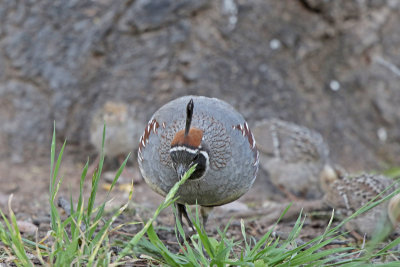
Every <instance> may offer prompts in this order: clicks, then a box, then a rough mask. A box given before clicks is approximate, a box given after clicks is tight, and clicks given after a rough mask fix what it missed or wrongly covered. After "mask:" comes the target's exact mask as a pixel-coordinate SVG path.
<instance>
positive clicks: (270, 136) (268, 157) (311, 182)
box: [253, 119, 330, 200]
mask: <svg viewBox="0 0 400 267" xmlns="http://www.w3.org/2000/svg"><path fill="white" fill-rule="evenodd" d="M253 132H254V136H255V138H256V140H257V147H258V149H259V150H260V165H261V167H262V168H264V169H265V170H266V171H267V172H268V173H269V176H270V179H271V182H272V183H273V184H274V185H275V186H277V187H278V188H279V189H281V191H282V192H284V193H285V194H286V195H287V196H288V197H289V198H292V200H293V199H294V198H296V197H301V198H307V199H317V198H320V197H321V196H322V194H323V192H322V190H321V188H320V185H319V177H320V175H321V173H322V172H323V171H325V170H328V169H330V168H329V166H327V167H328V168H324V166H326V165H327V164H329V149H328V146H327V145H326V143H325V142H324V140H323V138H322V136H321V135H320V134H319V133H317V132H315V131H313V130H310V129H308V128H306V127H303V126H300V125H296V124H294V123H291V122H286V121H283V120H279V119H268V120H263V121H260V122H258V123H257V124H256V126H255V128H254V131H253Z"/></svg>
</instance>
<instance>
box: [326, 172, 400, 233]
mask: <svg viewBox="0 0 400 267" xmlns="http://www.w3.org/2000/svg"><path fill="white" fill-rule="evenodd" d="M392 183H393V180H392V179H389V178H387V177H385V176H383V175H375V174H361V175H357V176H354V177H351V176H349V175H344V176H340V177H339V178H338V179H337V180H335V181H334V180H323V181H321V184H322V185H323V186H322V188H323V189H324V191H325V196H324V201H325V203H326V204H328V205H329V206H330V207H332V208H334V209H335V213H336V214H339V215H344V216H349V215H351V214H353V213H354V212H355V211H357V210H358V209H360V208H361V207H362V206H364V205H365V204H367V203H368V202H369V201H370V200H372V199H373V198H375V197H376V196H378V195H379V194H380V193H382V192H383V191H384V190H385V189H386V188H388V187H389V186H390V185H391V184H392ZM396 186H397V185H395V186H392V187H391V188H390V189H389V190H387V191H385V193H383V194H382V195H381V197H385V196H387V195H388V194H390V193H392V192H394V190H395V189H396ZM399 215H400V195H395V196H394V197H392V198H391V199H390V200H389V201H388V202H384V203H381V204H380V205H378V206H376V207H374V208H372V209H370V210H369V211H367V212H365V213H362V214H360V215H359V216H357V217H355V218H354V219H352V220H350V221H349V222H348V223H347V224H346V225H345V227H346V229H347V230H348V231H355V232H356V233H358V234H361V235H366V236H367V238H371V237H372V235H373V234H374V232H376V231H378V230H380V229H381V230H382V228H381V227H385V229H383V230H385V232H386V233H387V234H389V233H390V232H391V231H392V230H394V228H395V227H396V226H397V224H398V223H399V222H400V216H399ZM353 233H354V232H353Z"/></svg>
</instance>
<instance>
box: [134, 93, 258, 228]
mask: <svg viewBox="0 0 400 267" xmlns="http://www.w3.org/2000/svg"><path fill="white" fill-rule="evenodd" d="M138 162H139V167H140V170H141V173H142V176H143V178H144V180H145V181H146V183H147V184H148V185H149V186H150V187H151V188H152V189H153V190H154V191H155V192H157V193H159V194H161V195H163V196H165V195H166V194H167V193H168V192H169V190H170V189H171V188H172V186H173V185H174V184H175V183H176V182H178V180H179V179H180V178H181V177H182V175H184V173H185V172H186V171H187V170H188V169H189V168H190V167H191V166H193V165H194V164H197V165H196V169H195V171H194V173H193V174H192V175H191V177H190V178H189V179H188V180H187V181H186V182H185V183H184V184H183V185H182V186H181V187H180V188H179V190H178V192H177V195H178V196H179V198H178V200H177V204H176V206H177V211H178V219H179V220H180V221H182V216H184V217H185V219H186V220H187V221H188V224H189V225H191V222H190V220H189V218H188V216H187V212H186V209H185V204H189V205H193V204H196V203H197V204H198V205H200V213H201V215H202V218H203V226H204V227H205V224H206V222H207V218H208V214H209V212H210V210H211V209H212V207H215V206H219V205H223V204H227V203H229V202H232V201H234V200H236V199H238V198H239V197H241V196H242V195H243V194H245V193H246V192H247V191H248V190H249V188H250V187H251V185H252V184H253V182H254V180H255V179H256V174H257V170H258V151H257V148H256V142H255V139H254V137H253V134H252V133H251V131H250V128H249V126H248V125H247V123H246V121H245V119H244V118H243V117H242V115H241V114H239V113H238V112H237V111H236V110H235V109H234V108H233V107H232V106H230V105H229V104H227V103H226V102H224V101H221V100H218V99H216V98H208V97H203V96H184V97H181V98H178V99H175V100H173V101H171V102H169V103H167V104H166V105H164V106H162V107H161V108H160V109H159V110H158V111H156V112H155V113H154V115H153V116H152V118H151V119H150V121H149V123H148V125H147V127H146V129H145V131H144V133H143V135H142V137H141V138H140V144H139V149H138Z"/></svg>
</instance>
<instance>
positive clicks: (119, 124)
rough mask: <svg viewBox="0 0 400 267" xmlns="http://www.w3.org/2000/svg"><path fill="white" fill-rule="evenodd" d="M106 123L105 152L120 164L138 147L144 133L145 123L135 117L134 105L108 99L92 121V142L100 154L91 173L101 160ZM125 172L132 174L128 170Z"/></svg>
mask: <svg viewBox="0 0 400 267" xmlns="http://www.w3.org/2000/svg"><path fill="white" fill-rule="evenodd" d="M104 123H105V124H106V136H105V140H104V154H105V156H106V157H108V158H117V159H118V161H119V164H122V162H123V160H124V159H125V157H126V156H127V155H128V154H129V153H130V152H132V151H133V150H136V149H138V143H137V140H139V138H140V135H141V134H142V129H143V125H144V124H143V123H142V122H141V121H140V120H139V119H137V118H136V117H135V112H134V109H133V106H130V107H128V105H127V104H126V103H123V102H115V101H107V102H106V103H105V104H104V105H103V106H101V107H100V108H99V109H98V110H96V112H95V113H94V115H93V118H92V121H91V127H90V142H91V143H92V145H93V146H94V147H95V148H96V150H97V153H98V156H97V158H96V160H95V161H94V162H93V163H92V164H91V166H90V168H89V171H88V173H89V174H92V173H93V172H94V170H95V168H96V167H97V164H98V162H99V158H100V157H99V155H100V152H101V148H102V139H103V127H104ZM125 169H126V168H125ZM125 174H128V175H129V176H131V175H130V174H129V173H127V172H125Z"/></svg>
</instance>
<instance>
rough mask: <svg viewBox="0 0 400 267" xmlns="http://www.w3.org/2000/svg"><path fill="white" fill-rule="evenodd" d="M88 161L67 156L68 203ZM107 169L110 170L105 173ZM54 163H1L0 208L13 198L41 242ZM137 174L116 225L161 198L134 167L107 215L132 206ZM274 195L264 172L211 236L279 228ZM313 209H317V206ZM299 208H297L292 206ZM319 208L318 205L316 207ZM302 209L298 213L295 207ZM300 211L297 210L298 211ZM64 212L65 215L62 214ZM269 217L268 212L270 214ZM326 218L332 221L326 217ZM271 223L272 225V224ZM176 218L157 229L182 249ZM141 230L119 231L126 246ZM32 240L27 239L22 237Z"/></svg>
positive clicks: (310, 224) (290, 221)
mask: <svg viewBox="0 0 400 267" xmlns="http://www.w3.org/2000/svg"><path fill="white" fill-rule="evenodd" d="M83 162H84V160H81V156H80V155H78V154H75V153H74V152H71V151H68V149H67V152H66V154H65V156H64V158H63V162H62V165H61V171H60V173H61V174H62V176H63V179H64V181H63V183H62V186H61V188H60V192H59V194H58V196H62V197H64V198H66V199H69V196H70V195H72V198H73V200H74V202H75V204H76V200H77V196H78V193H79V180H80V175H81V171H82V169H83V166H84V164H83ZM107 165H109V164H106V165H105V168H106V170H105V171H104V173H103V175H102V178H101V181H100V185H99V190H98V194H97V199H96V201H97V203H100V202H101V201H103V200H104V198H105V197H106V193H107V189H108V187H109V178H107V177H109V176H112V175H113V173H114V172H115V170H113V168H112V167H110V166H107ZM107 168H108V170H107ZM49 173H50V159H49V158H37V159H33V160H32V161H31V162H29V163H25V164H11V163H10V162H8V161H7V160H5V161H2V162H0V208H1V209H2V210H3V212H5V213H6V214H7V213H8V204H7V203H8V199H9V196H10V195H11V194H13V199H12V209H13V211H14V212H15V214H16V216H17V219H18V220H19V221H22V222H29V223H32V224H34V225H36V226H38V229H39V236H40V237H44V236H45V235H46V233H47V231H48V230H50V215H49V202H48V198H49V175H50V174H49ZM132 174H133V176H132V177H133V181H134V192H133V198H132V200H131V202H130V203H129V208H128V209H127V210H126V211H125V212H124V213H123V214H122V215H121V216H120V217H119V218H118V219H117V221H116V222H115V223H116V224H121V223H128V222H132V221H145V220H146V219H147V218H149V217H150V216H151V215H152V214H153V212H154V211H155V209H156V208H157V206H158V205H159V204H160V203H161V201H162V200H163V198H162V197H161V196H159V195H157V194H156V193H154V192H153V191H152V190H151V189H150V188H149V187H148V186H147V185H146V183H145V182H144V181H143V180H142V179H141V177H140V174H139V172H138V171H137V170H136V169H135V167H134V166H129V167H128V173H127V174H124V175H123V176H121V177H120V182H119V183H118V184H117V186H116V187H115V189H113V191H112V193H111V195H110V198H109V199H111V201H110V202H109V203H108V205H107V209H106V210H107V211H113V210H115V209H116V208H119V207H121V206H122V205H123V204H125V203H126V202H127V200H128V195H129V184H130V181H131V179H130V178H128V177H127V176H129V175H132ZM90 185H91V182H90V179H87V180H86V183H85V188H84V190H85V196H86V201H87V199H88V196H89V192H90ZM274 190H275V189H274V188H272V185H271V184H270V183H269V182H268V180H267V179H266V175H265V173H263V171H260V173H259V177H258V178H257V180H256V182H255V184H254V186H253V187H252V189H251V190H250V191H249V192H248V193H247V194H246V195H244V196H243V197H242V198H241V199H239V200H238V201H235V202H233V203H231V204H228V205H225V206H221V207H217V208H215V210H214V213H213V215H211V217H210V220H209V223H208V225H207V231H208V233H209V234H215V235H217V228H218V227H220V228H222V227H224V226H225V225H226V223H227V222H228V220H229V219H231V218H233V220H232V221H231V224H230V227H229V231H228V234H227V236H228V237H233V238H235V239H240V238H241V228H240V218H243V219H245V222H246V230H247V232H248V234H249V235H251V236H254V237H255V238H256V239H257V238H259V237H261V236H262V235H263V234H265V233H266V232H267V231H268V230H269V229H270V227H272V225H273V224H274V222H275V220H276V219H275V217H276V218H277V217H279V215H280V213H281V210H279V209H278V210H276V207H277V206H280V207H283V206H284V205H285V204H284V203H286V200H285V199H284V198H283V197H282V195H280V194H276V195H273V194H271V192H273V191H274ZM315 203H318V201H317V202H315ZM294 206H295V205H294ZM317 206H318V204H317ZM297 208H298V207H297ZM260 209H262V210H264V211H265V214H261V215H260V214H256V213H257V212H256V213H253V214H252V212H254V210H260ZM299 210H300V209H299V208H298V211H299ZM60 211H62V209H60ZM269 211H270V212H269ZM298 211H297V212H296V207H295V208H294V212H293V213H292V215H291V216H292V217H291V218H286V220H284V221H283V222H281V223H280V224H279V225H278V226H277V227H276V229H275V233H274V234H276V235H279V236H280V238H283V239H285V237H287V236H288V234H289V232H290V231H291V229H292V227H293V225H294V223H295V221H296V218H297V214H298ZM327 214H328V215H327ZM271 218H272V219H271ZM328 220H329V212H328V213H326V214H325V216H322V217H320V216H316V215H315V214H314V215H313V214H312V213H311V214H308V216H307V219H306V221H305V224H304V227H303V229H302V231H301V234H300V236H299V241H300V242H303V241H308V240H310V239H312V238H314V237H316V236H318V235H321V234H322V233H323V231H324V230H325V227H326V225H327V223H328ZM173 225H174V217H173V216H172V215H171V208H168V209H167V210H164V211H163V212H162V213H161V215H160V216H159V218H158V220H157V221H156V223H155V226H156V229H157V231H158V234H159V236H160V238H161V239H162V240H163V241H164V242H165V243H166V244H169V246H170V247H172V248H174V247H175V248H176V249H178V248H179V247H178V243H177V240H176V237H175V233H174V230H173V229H174V228H173ZM140 228H141V225H140V224H136V225H128V226H125V227H123V228H121V229H120V230H119V232H118V233H119V234H121V233H122V234H123V235H125V236H126V238H127V240H128V239H129V238H130V237H131V236H133V235H134V234H135V233H136V232H138V231H139V230H140ZM24 235H26V236H29V234H26V233H25V234H24ZM338 241H339V240H338ZM354 242H355V239H354V238H352V237H351V236H348V238H347V239H344V240H340V241H339V243H342V244H350V243H353V244H354Z"/></svg>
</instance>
